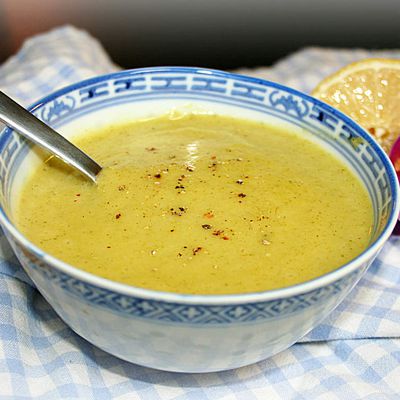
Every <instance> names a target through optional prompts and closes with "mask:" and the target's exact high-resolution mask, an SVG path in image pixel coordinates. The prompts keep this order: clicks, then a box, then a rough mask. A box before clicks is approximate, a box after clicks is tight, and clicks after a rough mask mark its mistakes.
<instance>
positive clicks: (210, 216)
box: [203, 211, 214, 219]
mask: <svg viewBox="0 0 400 400" xmlns="http://www.w3.org/2000/svg"><path fill="white" fill-rule="evenodd" d="M203 217H205V218H208V219H211V218H214V213H213V211H207V212H206V213H205V214H204V215H203Z"/></svg>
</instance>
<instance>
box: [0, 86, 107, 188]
mask: <svg viewBox="0 0 400 400" xmlns="http://www.w3.org/2000/svg"><path fill="white" fill-rule="evenodd" d="M0 121H1V122H3V123H4V124H6V125H7V126H9V127H10V128H12V129H14V130H15V131H17V132H18V133H20V134H21V135H22V136H24V137H26V138H27V139H29V140H31V141H32V142H34V143H36V144H37V145H39V146H41V147H43V148H45V149H46V150H48V151H49V152H50V153H52V154H54V155H56V156H57V157H59V158H60V159H61V160H63V161H64V162H65V163H67V164H69V165H71V166H73V167H75V168H77V169H78V170H79V171H81V172H82V173H83V174H85V175H86V176H88V177H89V178H90V179H91V180H93V181H94V182H96V177H97V174H98V173H99V172H100V171H101V166H100V165H99V164H97V163H96V162H95V161H94V160H92V159H91V158H90V157H89V156H88V155H87V154H85V153H84V152H83V151H82V150H80V149H79V148H78V147H76V146H75V145H73V144H72V143H71V142H69V141H68V140H67V139H65V138H64V137H63V136H61V135H60V134H59V133H57V132H56V131H55V130H53V129H52V128H50V127H49V126H48V125H46V124H45V123H43V122H42V121H40V120H39V119H38V118H36V117H35V116H34V115H33V114H31V113H29V112H28V111H26V110H25V108H23V107H22V106H20V105H19V104H18V103H16V102H15V101H14V100H12V99H11V98H10V97H8V96H7V95H6V94H4V93H3V92H1V91H0Z"/></svg>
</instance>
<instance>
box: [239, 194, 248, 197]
mask: <svg viewBox="0 0 400 400" xmlns="http://www.w3.org/2000/svg"><path fill="white" fill-rule="evenodd" d="M238 196H239V197H241V198H244V197H246V196H247V195H246V194H244V193H239V194H238Z"/></svg>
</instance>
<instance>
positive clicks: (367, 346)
mask: <svg viewBox="0 0 400 400" xmlns="http://www.w3.org/2000/svg"><path fill="white" fill-rule="evenodd" d="M371 56H372V57H392V58H400V50H399V51H379V52H377V51H375V52H371V51H366V50H331V49H319V48H307V49H304V50H302V51H299V52H297V53H295V54H293V55H291V56H289V57H287V58H285V59H284V60H282V61H280V62H278V63H277V64H276V65H274V66H273V67H271V68H260V69H256V70H242V71H241V72H244V73H247V74H249V75H254V76H259V77H263V78H267V79H271V80H274V81H278V82H282V83H284V84H287V85H290V86H292V87H296V88H298V89H300V90H303V91H306V92H307V91H309V90H310V89H311V88H313V87H314V86H315V85H316V84H317V83H318V81H320V80H321V78H323V77H324V76H325V75H327V74H329V73H331V72H333V71H334V70H336V69H337V68H339V67H341V66H343V65H345V64H347V63H349V62H351V61H354V60H357V59H361V58H365V57H371ZM116 69H117V67H116V66H115V65H114V64H113V63H112V62H111V60H110V59H109V57H108V56H107V55H106V53H105V52H104V50H103V48H102V46H101V45H100V44H99V43H98V42H97V41H96V40H95V39H94V38H92V37H90V36H89V35H88V34H87V33H85V32H83V31H80V30H77V29H75V28H73V27H63V28H59V29H56V30H54V31H51V32H49V33H47V34H44V35H41V36H37V37H34V38H32V39H30V40H28V41H27V42H26V43H25V44H24V46H23V47H22V49H21V50H20V51H19V52H18V53H17V54H16V55H15V56H14V57H12V58H11V59H9V60H8V61H6V62H5V63H4V64H3V65H2V66H0V89H1V90H3V91H4V92H6V93H8V94H9V95H11V96H12V97H14V98H15V99H16V100H18V101H20V102H22V103H23V104H25V105H29V104H30V103H32V102H34V101H35V100H37V99H38V98H40V97H42V96H44V95H45V94H47V93H49V92H51V91H54V90H55V89H58V88H60V87H62V86H65V85H67V84H70V83H72V82H75V81H78V80H81V79H84V78H88V77H90V76H94V75H98V74H103V73H108V72H111V71H114V70H116ZM26 398H35V399H58V398H62V399H73V398H83V399H96V400H102V399H110V398H115V399H150V400H152V399H155V400H156V399H171V400H172V399H175V400H178V399H181V400H183V399H189V400H191V399H209V400H214V399H224V400H228V399H237V400H251V399H262V400H266V399H280V398H282V399H307V400H308V399H327V400H329V399H351V400H354V399H371V400H383V399H385V400H389V399H390V400H395V399H396V400H397V399H400V238H394V237H393V238H392V239H391V240H390V241H389V242H388V243H387V244H386V246H385V247H384V249H383V251H382V253H381V254H380V256H379V258H378V259H377V260H376V261H375V262H374V264H373V265H372V267H371V268H370V269H369V271H368V273H367V274H366V275H365V277H364V278H363V279H362V281H361V282H360V283H359V284H358V285H357V287H356V288H355V289H354V290H353V292H352V293H351V295H350V296H349V298H347V299H346V300H345V301H344V302H343V303H342V304H341V305H340V306H339V307H338V308H337V309H336V310H335V311H334V312H333V314H331V316H330V317H329V318H328V319H327V320H325V322H324V323H322V324H321V325H320V326H318V327H317V328H315V329H314V330H313V331H312V332H310V333H309V334H308V335H307V336H306V337H305V338H303V339H302V340H301V342H300V343H297V344H295V345H294V346H292V347H291V348H290V349H288V350H286V351H284V352H282V353H280V354H278V355H276V356H275V357H273V358H271V359H269V360H266V361H263V362H260V363H258V364H255V365H251V366H248V367H244V368H240V369H237V370H232V371H227V372H220V373H212V374H197V375H196V374H175V373H169V372H161V371H155V370H152V369H148V368H143V367H139V366H136V365H133V364H129V363H127V362H124V361H121V360H119V359H117V358H115V357H113V356H110V355H108V354H106V353H105V352H103V351H101V350H99V349H97V348H96V347H94V346H92V345H91V344H89V343H88V342H86V341H85V340H84V339H82V338H81V337H79V336H77V335H76V334H75V333H74V332H72V331H71V330H70V329H69V328H68V327H67V326H66V325H65V324H64V323H63V322H62V321H61V320H60V319H59V318H58V316H57V315H56V314H55V312H54V311H53V310H52V309H51V307H50V306H49V304H48V303H47V302H46V301H45V300H44V299H43V297H42V296H41V295H40V294H39V293H38V292H37V290H36V289H35V288H34V287H33V286H32V284H31V282H30V281H29V278H27V276H26V275H25V274H24V273H23V271H22V268H21V267H20V265H19V263H18V261H17V260H16V258H15V257H14V255H13V253H12V251H11V249H10V247H9V246H8V243H7V241H6V239H5V237H4V236H3V235H0V399H26Z"/></svg>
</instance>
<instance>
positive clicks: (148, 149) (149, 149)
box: [146, 147, 157, 151]
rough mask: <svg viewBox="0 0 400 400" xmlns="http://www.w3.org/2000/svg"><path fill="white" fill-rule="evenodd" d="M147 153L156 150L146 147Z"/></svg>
mask: <svg viewBox="0 0 400 400" xmlns="http://www.w3.org/2000/svg"><path fill="white" fill-rule="evenodd" d="M146 150H147V151H156V150H157V149H156V148H155V147H146Z"/></svg>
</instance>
